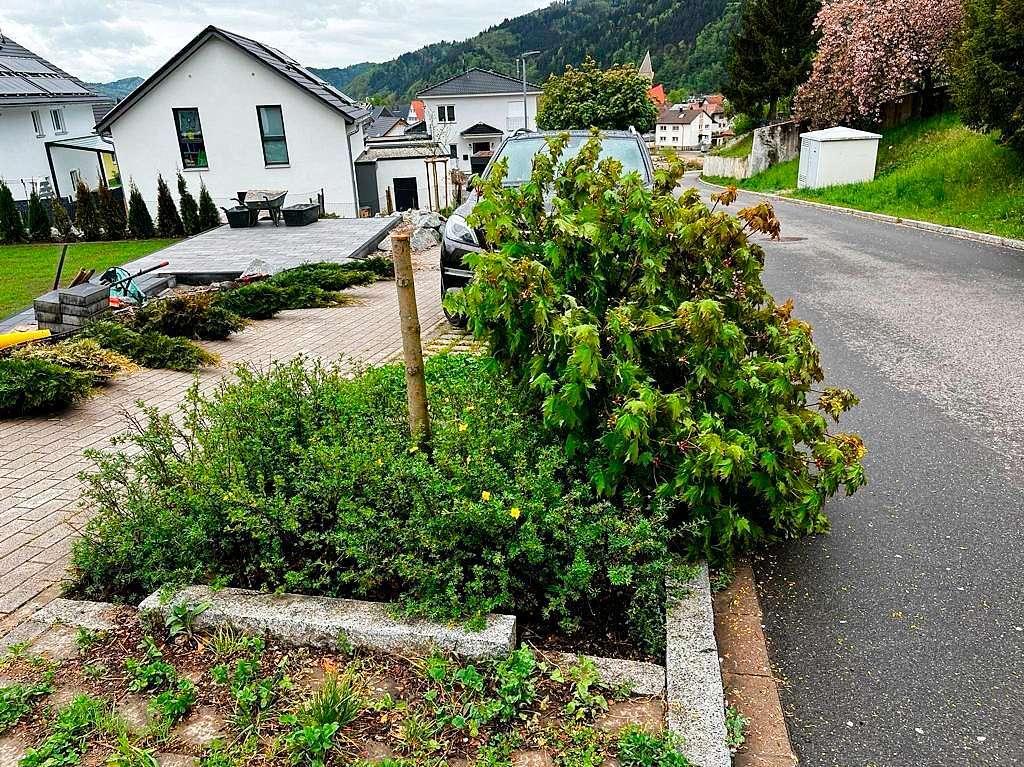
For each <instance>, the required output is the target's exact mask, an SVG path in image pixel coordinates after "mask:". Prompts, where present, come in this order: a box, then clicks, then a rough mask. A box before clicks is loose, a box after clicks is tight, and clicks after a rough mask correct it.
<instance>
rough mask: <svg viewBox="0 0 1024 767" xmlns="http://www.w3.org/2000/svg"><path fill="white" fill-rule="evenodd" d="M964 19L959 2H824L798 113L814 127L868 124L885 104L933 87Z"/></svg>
mask: <svg viewBox="0 0 1024 767" xmlns="http://www.w3.org/2000/svg"><path fill="white" fill-rule="evenodd" d="M962 15H963V9H962V8H961V5H960V0H885V2H878V1H877V0H826V2H825V4H824V5H823V6H822V8H821V11H819V13H818V17H817V19H816V20H815V22H814V24H815V28H816V29H817V30H818V32H820V34H821V42H820V44H819V46H818V54H817V56H816V57H815V60H814V66H813V68H812V70H811V76H810V78H809V79H808V81H807V82H806V83H805V84H804V85H802V86H801V87H800V89H799V90H798V92H797V101H796V108H797V112H798V113H799V114H800V115H801V116H803V117H807V118H809V119H810V120H811V122H812V123H813V124H814V125H815V126H822V125H835V124H837V123H844V124H850V123H864V122H873V121H875V120H877V119H878V117H879V112H880V109H881V106H882V104H884V103H885V102H886V101H889V100H891V99H894V98H896V97H897V96H900V95H901V94H904V93H907V92H908V91H916V90H929V89H931V88H932V87H934V85H935V83H936V82H940V81H942V80H943V79H944V78H945V77H946V75H947V64H946V51H947V49H948V48H949V45H950V44H951V42H952V41H953V38H954V36H955V34H956V30H957V28H958V27H959V25H960V22H961V18H962Z"/></svg>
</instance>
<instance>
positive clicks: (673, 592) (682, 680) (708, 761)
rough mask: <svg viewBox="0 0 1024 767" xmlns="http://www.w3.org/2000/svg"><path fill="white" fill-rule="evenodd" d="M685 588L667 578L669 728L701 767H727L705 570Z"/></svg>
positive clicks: (722, 706) (728, 757)
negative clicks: (681, 740)
mask: <svg viewBox="0 0 1024 767" xmlns="http://www.w3.org/2000/svg"><path fill="white" fill-rule="evenodd" d="M699 568H700V569H699V570H698V572H697V574H696V575H695V576H694V577H693V578H691V579H690V580H689V581H686V582H685V583H678V582H675V581H674V580H672V579H671V578H670V579H666V583H665V591H666V596H667V599H666V602H667V605H666V610H665V634H666V641H665V688H666V693H667V694H666V699H667V703H668V706H667V709H668V710H667V716H666V720H667V723H668V728H669V730H671V731H672V732H673V733H675V734H676V735H679V736H680V737H681V738H682V739H683V746H682V751H683V754H685V755H686V757H687V758H688V759H689V760H690V761H691V762H693V763H694V764H699V765H700V766H701V767H730V765H731V764H732V757H731V755H730V753H729V747H728V746H727V745H726V742H725V738H726V730H725V692H724V690H723V688H722V672H721V669H720V668H719V663H718V645H717V644H716V643H715V619H714V612H713V610H712V606H711V585H710V583H709V581H708V568H707V565H706V564H704V563H701V564H700V566H699Z"/></svg>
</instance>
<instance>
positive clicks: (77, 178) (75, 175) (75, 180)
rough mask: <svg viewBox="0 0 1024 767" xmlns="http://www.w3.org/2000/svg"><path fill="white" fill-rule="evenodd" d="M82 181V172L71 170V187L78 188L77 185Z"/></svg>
mask: <svg viewBox="0 0 1024 767" xmlns="http://www.w3.org/2000/svg"><path fill="white" fill-rule="evenodd" d="M81 183H82V174H81V173H79V172H78V171H77V170H73V171H71V188H72V189H78V185H79V184H81Z"/></svg>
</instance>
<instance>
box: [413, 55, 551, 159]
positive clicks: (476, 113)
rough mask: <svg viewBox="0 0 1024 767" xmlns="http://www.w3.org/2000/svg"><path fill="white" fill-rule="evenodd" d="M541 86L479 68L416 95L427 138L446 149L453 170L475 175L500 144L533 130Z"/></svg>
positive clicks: (535, 123)
mask: <svg viewBox="0 0 1024 767" xmlns="http://www.w3.org/2000/svg"><path fill="white" fill-rule="evenodd" d="M542 92H543V91H542V89H541V88H540V87H539V86H536V85H533V84H532V83H527V84H526V97H525V102H526V104H525V112H524V105H523V101H524V98H523V81H522V80H518V79H516V78H514V77H509V76H508V75H502V74H498V73H497V72H491V71H490V70H487V69H480V68H479V67H476V68H473V69H469V70H467V71H465V72H463V73H462V74H458V75H455V76H454V77H449V78H448V79H447V80H442V81H441V82H439V83H436V84H434V85H431V86H430V87H428V88H424V89H423V90H421V91H420V92H419V93H417V94H416V97H417V99H419V100H421V101H422V102H423V105H424V120H425V121H426V123H427V128H428V131H429V133H430V135H431V136H432V137H433V139H434V140H435V141H439V142H441V143H442V144H444V145H445V146H447V147H448V150H449V156H450V157H451V160H452V167H454V168H458V169H459V170H462V171H464V172H466V173H479V172H480V171H482V170H483V169H484V167H485V166H486V165H487V161H488V160H489V159H490V158H491V154H492V153H493V152H494V150H495V149H497V148H498V144H500V143H501V140H502V139H503V138H504V137H505V136H506V135H509V134H511V133H513V132H515V131H516V130H519V129H522V128H526V129H527V130H535V129H536V127H537V97H538V96H539V95H540V94H541V93H542Z"/></svg>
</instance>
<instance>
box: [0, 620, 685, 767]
mask: <svg viewBox="0 0 1024 767" xmlns="http://www.w3.org/2000/svg"><path fill="white" fill-rule="evenodd" d="M148 636H150V634H149V633H148V632H147V630H146V629H145V628H144V627H143V625H142V623H141V622H140V620H139V617H138V613H137V612H136V611H135V610H133V609H130V608H122V609H120V610H119V611H118V612H117V614H116V616H114V617H113V618H112V628H111V629H109V630H108V631H105V632H89V631H87V630H81V629H75V628H73V627H71V626H67V625H61V624H55V625H53V626H51V627H50V628H49V629H48V630H47V631H45V632H44V633H43V634H42V635H41V636H39V637H38V638H36V639H35V640H34V642H32V643H31V644H30V645H29V646H28V647H27V648H26V647H25V645H14V646H13V647H12V648H11V649H10V650H9V651H8V654H7V655H6V656H5V657H4V659H3V660H2V662H0V687H7V686H10V685H11V684H14V683H23V684H29V683H36V682H40V681H42V680H44V679H45V678H46V675H47V673H48V672H49V673H50V678H51V679H52V682H51V684H52V687H53V689H52V692H50V693H49V694H48V695H43V696H39V697H38V698H37V699H36V700H35V701H34V703H33V705H32V708H31V710H30V711H29V712H28V713H26V714H25V715H23V716H22V717H21V718H20V721H17V723H16V724H14V725H13V726H11V727H9V728H8V729H7V730H6V731H3V730H2V729H0V759H6V761H4V762H3V763H4V764H7V763H8V762H9V763H11V764H16V763H18V762H16V761H13V760H12V756H11V755H12V754H14V755H15V756H16V758H18V759H20V758H21V756H22V755H23V754H24V752H25V750H26V748H27V747H29V746H35V747H38V746H39V744H40V743H41V742H42V741H43V740H44V739H45V738H46V737H47V736H48V735H49V734H50V733H51V732H53V729H52V722H53V716H54V711H55V710H56V709H59V708H62V707H65V706H67V705H68V704H69V703H70V702H71V701H72V700H74V699H75V698H76V697H77V696H80V695H88V696H90V697H93V698H98V699H102V700H103V701H106V702H108V703H109V704H111V705H112V706H113V707H114V711H115V713H116V714H118V715H119V716H120V717H121V719H122V720H123V724H124V726H125V727H126V732H127V733H128V737H129V739H130V742H131V743H132V744H133V746H134V747H137V748H139V749H142V750H143V751H144V752H147V753H150V754H152V755H159V757H160V759H159V760H158V763H160V764H196V763H197V762H196V761H195V760H196V758H199V757H203V756H206V755H208V754H209V753H210V751H211V744H212V742H213V741H214V740H217V741H219V742H221V743H223V744H228V745H230V746H231V748H233V749H235V751H238V753H241V751H239V749H240V747H241V745H242V744H247V747H248V748H250V751H249V752H247V753H246V755H245V756H244V758H243V759H241V760H240V761H237V762H235V761H225V762H219V761H218V762H217V764H218V765H220V764H225V765H236V764H237V765H241V764H245V765H252V766H253V767H269V766H270V765H272V764H273V765H280V764H286V763H298V762H290V760H291V755H290V754H289V753H287V749H286V748H284V747H283V746H282V745H281V744H282V743H283V742H284V739H285V738H286V737H287V736H288V735H289V733H293V732H294V731H295V729H296V726H295V724H294V722H292V723H288V720H287V718H286V717H285V718H282V716H283V715H287V714H288V713H289V712H296V711H298V710H300V708H301V706H302V705H303V704H304V703H305V702H307V701H308V700H309V699H310V696H311V695H313V694H314V693H315V692H316V691H317V690H318V689H320V688H321V687H322V686H323V685H324V684H325V679H327V677H328V676H331V675H334V674H341V675H342V676H344V675H346V674H351V675H353V679H354V680H355V686H356V689H358V690H359V693H360V697H361V699H362V701H363V703H362V706H361V709H360V711H359V713H358V714H357V715H356V716H355V718H354V719H353V720H352V721H351V722H350V723H349V724H346V725H344V726H343V727H342V728H340V729H339V730H338V733H337V735H336V736H335V738H334V743H335V744H336V748H334V749H332V750H331V751H329V752H328V754H327V760H326V763H327V764H328V765H332V764H336V765H340V764H346V763H350V762H351V761H352V760H353V759H355V758H360V759H366V760H369V761H371V762H376V761H381V760H383V759H388V758H392V757H406V758H410V759H411V760H412V761H411V762H410V764H416V763H426V762H428V761H429V762H431V763H432V764H443V763H444V762H445V761H447V763H448V764H450V765H453V767H455V766H458V767H464V765H466V764H468V763H474V762H476V761H477V760H478V759H481V758H483V757H484V754H485V752H486V753H487V754H492V750H493V749H498V750H500V751H501V752H502V753H503V754H504V756H503V758H502V761H503V762H504V763H508V761H507V760H510V761H511V764H513V765H516V764H534V763H538V764H541V763H542V764H546V765H551V764H553V763H554V761H557V760H560V759H561V758H562V757H569V756H571V755H576V756H579V755H580V754H581V753H582V752H581V749H583V750H586V749H591V756H590V757H589V758H591V759H595V758H596V760H595V761H592V762H589V761H588V763H592V764H594V765H597V764H600V763H601V762H602V760H605V763H608V764H616V763H617V762H615V761H614V760H615V759H617V758H618V756H619V751H620V750H621V748H623V747H622V746H620V738H622V737H624V736H625V734H626V733H629V734H633V733H639V732H640V731H644V732H647V733H651V735H650V736H649V737H652V738H655V740H656V742H658V743H661V744H662V745H664V744H666V743H668V742H669V741H667V740H665V737H664V736H662V735H661V733H662V732H663V730H664V712H665V704H664V700H663V698H662V696H649V697H637V696H630V695H629V693H628V690H625V689H620V690H608V689H601V688H599V686H598V685H597V684H596V682H593V680H591V682H590V683H587V682H584V683H583V685H582V688H581V685H580V680H581V679H586V671H585V670H581V669H584V667H576V670H571V669H570V670H567V671H565V672H564V676H562V677H559V676H557V674H553V673H552V672H553V666H549V665H548V664H546V663H545V662H544V660H543V656H542V655H541V654H539V653H538V654H532V653H531V654H530V657H531V658H533V659H534V662H535V663H536V664H537V670H536V671H534V672H533V673H532V674H531V676H530V679H531V682H532V684H533V685H534V686H535V694H534V695H532V697H531V699H530V700H529V701H528V703H527V704H526V705H523V706H521V707H520V708H519V711H520V714H519V716H518V718H516V719H514V720H513V722H514V724H512V725H501V724H499V723H498V722H497V720H492V721H490V722H488V723H482V724H481V726H480V727H479V729H478V730H477V729H476V728H473V727H470V726H466V727H464V728H462V729H460V728H458V727H457V726H453V725H452V724H451V723H450V722H449V723H448V724H440V725H439V724H437V721H438V717H437V710H438V709H437V707H436V706H434V705H433V704H432V703H428V701H431V700H436V701H439V702H440V703H442V704H444V705H445V706H447V707H448V708H447V709H446V710H450V711H454V712H462V713H465V712H469V711H471V709H470V705H476V706H482V705H487V703H486V701H487V700H489V699H491V697H490V696H495V697H500V693H499V688H500V679H501V677H496V676H495V673H496V672H495V666H494V665H493V664H479V665H478V666H477V667H476V668H478V669H479V671H480V673H481V674H482V675H483V677H482V679H485V681H481V682H480V683H478V684H479V688H478V689H479V690H480V694H479V695H474V694H473V693H472V692H469V689H470V688H469V687H464V686H462V685H461V684H459V683H456V682H455V681H454V680H456V679H458V678H459V677H458V674H459V673H468V672H466V671H465V668H466V667H462V669H463V670H462V671H459V669H460V666H459V663H458V662H457V661H456V660H454V659H452V658H442V657H441V656H433V657H431V658H423V657H401V656H398V655H390V654H385V653H380V652H372V651H355V652H353V653H352V654H338V653H324V652H320V651H316V650H309V649H305V648H298V649H297V648H294V647H284V646H281V645H278V644H274V643H272V642H267V643H265V647H264V648H263V649H262V651H259V652H256V651H253V650H252V649H251V645H247V644H246V640H245V639H244V637H242V635H240V634H228V633H220V634H218V635H215V636H213V637H210V636H198V635H197V636H192V637H188V636H187V635H185V634H182V635H179V637H178V638H177V639H175V640H164V639H162V637H164V636H166V630H165V629H164V627H163V626H162V625H160V626H154V627H152V636H153V638H154V644H155V647H156V648H158V650H159V653H160V655H161V656H162V657H161V660H162V662H164V663H168V664H170V665H171V666H173V669H174V671H173V673H174V674H175V675H176V678H177V679H179V680H190V681H191V682H192V683H193V684H194V685H195V692H196V695H195V700H194V702H193V703H192V704H191V706H190V707H189V711H188V713H187V714H185V715H184V716H183V717H182V718H181V719H180V720H179V721H177V722H176V723H174V724H173V725H171V726H169V727H167V726H164V727H163V729H161V728H160V727H159V721H158V718H157V719H154V716H155V715H154V713H153V710H152V704H153V701H154V698H155V697H156V696H157V695H159V694H160V693H161V692H162V691H163V690H166V689H169V685H168V683H162V684H157V685H154V686H152V687H150V688H146V689H142V690H139V689H138V685H137V684H136V685H135V686H134V688H133V685H132V680H133V677H132V676H131V675H130V674H129V673H128V670H127V669H126V660H128V659H136V660H139V661H145V657H144V656H145V652H144V649H143V648H144V646H145V645H144V640H145V638H146V637H148ZM250 657H251V658H254V659H256V661H257V663H258V670H257V671H256V672H255V675H254V678H255V679H267V680H271V685H270V688H269V689H270V701H269V705H267V706H266V707H265V708H263V709H262V710H260V711H259V713H258V714H256V715H255V716H246V715H244V713H242V709H241V708H240V704H239V703H238V702H237V701H236V699H235V697H234V694H233V692H232V690H231V687H230V686H229V685H228V684H223V683H217V682H216V681H215V679H214V676H215V674H216V673H217V672H216V671H215V668H216V667H218V666H219V665H221V664H225V663H226V664H228V667H229V668H234V664H236V663H237V662H238V661H239V659H245V658H250ZM513 657H515V656H513ZM438 675H441V676H440V677H439V676H438ZM137 677H138V675H136V678H137ZM441 678H443V681H439V679H441ZM469 678H470V680H472V674H470V675H469ZM506 679H507V678H506ZM170 684H171V685H173V684H174V683H173V682H172V683H170ZM470 684H472V682H470ZM581 689H582V690H583V693H582V695H580V693H579V691H580V690H581ZM2 705H3V704H0V707H2ZM574 705H575V706H576V707H577V711H576V712H575V713H570V712H572V711H573V707H574ZM2 713H3V712H2V711H0V714H2ZM0 721H2V717H0ZM244 726H250V727H251V728H252V729H251V730H249V734H250V735H252V734H255V736H256V737H254V738H249V739H246V731H245V730H244V729H243V728H244ZM637 728H638V729H637ZM639 737H648V736H646V735H642V734H641V735H639ZM622 742H625V741H622ZM86 744H87V745H86V750H85V752H84V754H83V755H82V764H85V765H91V764H96V765H101V764H106V763H107V758H108V757H110V756H111V755H112V754H114V753H115V751H116V749H117V748H118V741H117V738H116V737H114V736H113V735H111V734H110V733H109V732H108V733H107V734H105V735H104V734H100V733H98V732H97V733H93V734H92V735H90V736H89V737H88V739H87V740H86ZM275 744H277V745H276V746H275ZM123 747H124V746H123V745H122V748H123ZM275 748H276V749H277V750H276V751H275ZM282 748H284V750H282ZM666 753H668V752H666ZM673 753H674V752H673ZM595 754H596V755H597V756H596V757H595ZM300 756H301V755H300ZM676 756H678V755H676ZM678 758H679V759H682V757H678ZM608 760H612V761H608ZM300 761H301V760H300ZM138 763H139V764H148V763H149V762H144V761H140V762H138ZM302 763H305V762H302ZM623 763H625V762H623ZM686 764H687V762H686V761H685V759H683V761H682V762H680V761H677V760H675V757H672V764H671V767H685V765H686ZM655 767H657V763H655Z"/></svg>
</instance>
